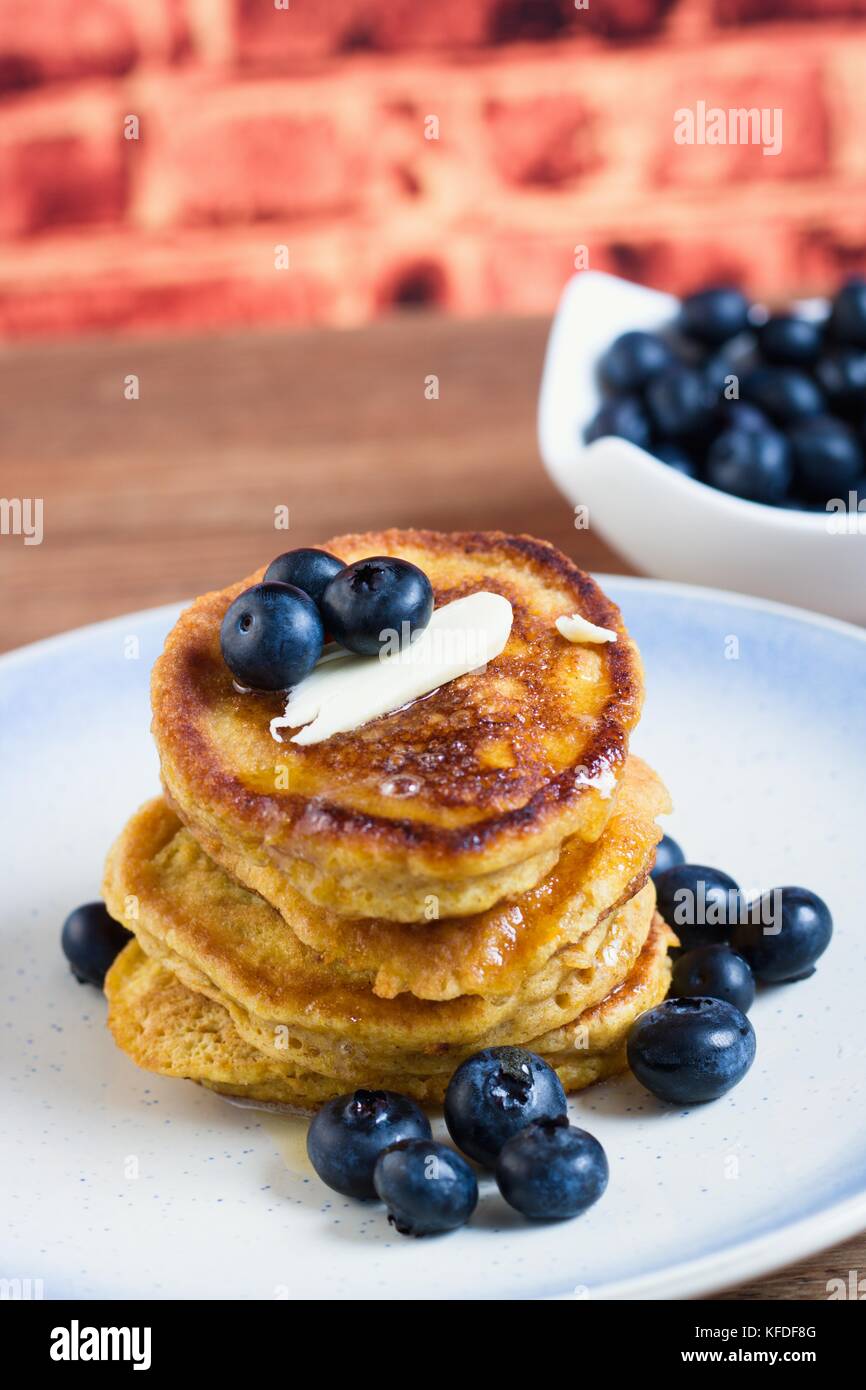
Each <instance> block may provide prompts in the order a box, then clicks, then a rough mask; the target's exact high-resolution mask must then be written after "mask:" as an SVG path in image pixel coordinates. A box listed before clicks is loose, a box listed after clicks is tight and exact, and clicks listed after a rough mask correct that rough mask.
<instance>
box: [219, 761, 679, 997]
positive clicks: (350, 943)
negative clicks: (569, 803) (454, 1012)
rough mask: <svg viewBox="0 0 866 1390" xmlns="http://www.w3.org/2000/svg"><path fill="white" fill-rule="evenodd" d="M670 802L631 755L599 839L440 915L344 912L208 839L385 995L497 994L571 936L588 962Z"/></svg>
mask: <svg viewBox="0 0 866 1390" xmlns="http://www.w3.org/2000/svg"><path fill="white" fill-rule="evenodd" d="M669 810H670V799H669V797H668V794H667V791H666V789H665V787H664V786H663V784H662V782H661V781H660V779H659V778H658V777H657V776H656V774H655V773H654V772H653V771H652V769H651V768H649V767H647V765H646V763H644V762H642V761H641V760H640V759H639V758H636V757H634V756H630V757H629V759H628V762H627V763H626V767H625V772H624V775H623V778H622V782H621V786H620V791H619V793H618V795H617V799H616V805H615V808H614V811H613V815H612V816H611V818H610V820H609V822H608V824H607V826H606V828H605V830H604V832H603V834H602V835H601V837H600V838H599V839H598V840H596V841H595V842H594V843H593V844H590V845H588V844H586V843H585V842H583V841H582V840H578V839H577V838H576V837H575V838H572V839H571V840H569V841H568V842H567V843H566V844H565V845H564V846H563V849H562V852H561V854H560V857H559V860H558V861H557V863H556V865H555V866H554V868H553V869H552V870H551V872H550V873H549V874H548V875H547V877H546V878H545V879H543V880H542V882H541V883H540V884H538V885H536V886H535V887H534V888H530V889H528V890H527V891H526V892H525V893H522V894H520V895H519V896H518V897H516V898H512V899H508V900H506V901H505V902H503V903H499V904H497V905H496V906H495V907H492V908H489V909H488V910H487V911H486V912H482V913H476V914H474V915H473V916H471V917H458V918H448V919H446V920H445V921H444V922H424V923H402V922H389V921H386V920H384V919H382V918H374V919H369V918H368V919H361V920H356V921H353V920H351V919H349V918H345V917H340V916H339V915H338V914H337V913H334V912H332V911H330V910H329V909H327V908H323V907H318V906H317V905H315V904H312V903H309V902H308V901H307V899H306V898H305V897H304V896H303V894H301V893H299V892H298V891H297V890H296V889H294V888H292V887H291V885H289V884H287V883H286V881H285V878H284V877H283V875H282V874H281V873H280V871H279V870H278V869H276V868H275V867H274V866H273V865H260V864H254V863H251V862H250V861H249V860H246V859H243V858H240V857H239V856H237V855H236V854H233V853H231V852H230V851H229V850H228V849H227V847H226V846H225V845H223V844H221V843H220V842H219V841H205V842H204V845H203V847H204V849H205V850H206V851H207V853H208V854H209V855H210V856H211V857H212V858H213V859H215V860H216V862H217V863H218V864H220V865H221V866H222V867H223V868H225V869H226V870H227V872H228V873H229V874H230V876H231V877H232V878H234V879H236V880H237V881H238V882H239V883H242V884H243V885H244V886H245V887H246V888H249V889H250V890H251V891H252V892H255V893H258V894H259V896H260V897H262V898H264V899H265V901H266V902H269V903H270V904H271V905H272V906H273V907H275V908H276V909H277V910H278V912H279V913H280V915H281V916H282V917H283V919H284V921H285V922H287V923H288V925H289V926H290V927H291V929H292V931H293V932H294V933H295V935H296V936H297V937H299V938H300V940H301V941H303V942H304V944H305V945H306V946H310V947H311V948H312V949H313V950H314V951H317V952H318V953H319V955H320V956H321V957H322V960H323V961H324V963H325V964H326V965H332V964H333V965H336V966H339V967H342V968H343V969H345V970H346V971H348V972H350V973H351V974H352V975H353V976H357V977H358V978H359V979H362V980H364V981H365V982H366V983H368V984H369V985H370V987H371V989H372V990H373V992H374V994H378V995H379V996H380V997H381V998H383V999H393V998H394V997H396V995H398V994H401V993H403V992H408V993H410V994H414V995H417V997H418V998H419V999H454V998H457V997H458V996H459V995H461V994H480V995H482V996H483V997H484V998H485V999H492V1000H496V999H498V998H503V997H505V996H507V995H509V994H512V993H514V991H515V990H516V989H517V988H518V987H519V985H520V982H521V981H522V980H523V979H524V978H525V977H526V976H527V975H530V974H532V973H533V972H535V971H537V970H539V969H540V968H541V967H542V966H543V965H544V963H545V962H546V961H547V960H548V959H549V958H550V956H552V955H553V954H554V952H555V951H557V950H558V949H559V948H560V947H561V946H563V945H565V944H569V945H571V946H573V947H574V948H575V950H574V951H573V952H572V953H571V955H570V963H571V965H572V966H573V967H577V966H586V965H588V964H590V963H591V961H592V958H593V955H594V953H595V949H596V946H597V944H598V943H597V940H596V939H595V933H594V929H595V928H596V927H597V925H598V924H599V923H600V922H601V921H603V919H604V917H605V916H606V915H608V914H609V913H610V912H611V911H613V910H614V909H615V908H617V907H619V906H620V905H621V904H622V903H623V902H625V901H627V899H628V898H630V897H633V896H634V894H635V893H636V892H638V890H639V889H640V888H641V887H643V884H644V883H645V882H646V879H647V876H648V875H649V872H650V869H651V867H652V862H653V858H654V853H653V852H654V849H655V846H656V844H657V843H658V841H659V839H660V838H661V833H662V832H661V830H660V828H659V827H658V825H657V824H656V820H655V817H656V816H657V815H661V814H663V813H665V812H668V811H669ZM578 943H579V944H580V945H581V946H583V947H584V949H583V951H582V953H581V952H579V951H578V950H577V949H576V948H577V946H578Z"/></svg>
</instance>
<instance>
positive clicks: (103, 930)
mask: <svg viewBox="0 0 866 1390" xmlns="http://www.w3.org/2000/svg"><path fill="white" fill-rule="evenodd" d="M131 938H132V933H131V932H128V931H127V930H126V927H122V926H121V925H120V923H119V922H115V920H114V918H113V917H111V916H109V913H108V909H107V907H106V906H105V903H99V902H97V903H84V905H83V906H82V907H76V909H75V911H74V912H70V914H69V916H68V917H67V919H66V921H65V922H64V923H63V931H62V932H61V935H60V945H61V946H62V948H63V954H64V955H65V957H66V959H67V960H68V961H69V964H70V966H71V968H72V973H73V975H74V976H75V978H76V980H77V981H78V983H79V984H81V985H97V986H98V987H99V989H102V986H103V985H104V983H105V976H106V972H107V971H108V968H109V966H110V965H111V964H112V962H113V961H114V959H115V957H116V956H118V955H119V954H120V952H121V951H122V950H123V948H124V946H125V945H126V944H127V942H128V941H130V940H131Z"/></svg>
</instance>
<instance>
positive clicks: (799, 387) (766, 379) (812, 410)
mask: <svg viewBox="0 0 866 1390" xmlns="http://www.w3.org/2000/svg"><path fill="white" fill-rule="evenodd" d="M740 390H741V391H742V394H743V396H744V397H745V399H746V400H748V401H751V402H752V404H753V405H756V406H758V407H759V409H761V410H763V411H765V412H766V414H767V415H769V417H770V419H771V420H774V421H775V422H776V424H788V423H792V422H793V421H795V420H801V419H802V418H803V417H804V416H806V415H820V414H821V412H822V410H823V409H824V397H823V395H822V394H821V391H820V390H819V389H818V387H817V386H816V385H815V383H814V381H813V380H812V378H811V377H810V376H807V375H806V373H805V372H800V371H797V369H796V368H795V367H755V368H753V370H752V371H750V372H747V373H746V375H745V376H744V377H743V378H742V381H741V382H740Z"/></svg>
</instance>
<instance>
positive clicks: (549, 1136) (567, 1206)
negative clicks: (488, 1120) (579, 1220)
mask: <svg viewBox="0 0 866 1390" xmlns="http://www.w3.org/2000/svg"><path fill="white" fill-rule="evenodd" d="M608 1172H609V1170H608V1165H607V1156H606V1154H605V1152H604V1149H603V1148H602V1147H601V1144H600V1143H599V1142H598V1140H597V1139H596V1138H594V1136H593V1135H591V1134H588V1133H587V1132H586V1130H585V1129H578V1128H577V1126H576V1125H570V1124H569V1123H568V1120H567V1119H566V1117H565V1116H564V1115H560V1116H558V1117H557V1118H556V1119H553V1120H534V1121H533V1122H532V1124H531V1125H527V1127H526V1129H522V1130H521V1131H520V1133H519V1134H515V1135H514V1137H513V1138H511V1139H509V1140H508V1143H507V1144H505V1145H503V1148H502V1151H501V1153H500V1155H499V1159H498V1161H497V1164H496V1182H497V1185H498V1187H499V1191H500V1192H501V1193H502V1195H503V1197H504V1198H505V1200H506V1202H508V1204H509V1206H512V1207H515V1208H516V1210H517V1211H519V1212H522V1213H523V1215H524V1216H528V1217H529V1218H530V1220H532V1221H563V1220H565V1219H566V1218H568V1217H570V1216H579V1215H580V1213H581V1212H583V1211H586V1209H587V1208H588V1207H591V1206H592V1204H593V1202H597V1201H598V1199H599V1197H600V1196H601V1195H602V1193H603V1192H604V1190H605V1188H606V1187H607V1180H608Z"/></svg>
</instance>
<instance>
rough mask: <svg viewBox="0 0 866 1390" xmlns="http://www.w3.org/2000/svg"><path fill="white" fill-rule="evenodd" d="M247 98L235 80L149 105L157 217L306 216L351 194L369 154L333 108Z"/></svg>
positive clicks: (335, 206) (343, 203)
mask: <svg viewBox="0 0 866 1390" xmlns="http://www.w3.org/2000/svg"><path fill="white" fill-rule="evenodd" d="M243 100H244V94H243V93H239V94H236V93H235V92H233V91H231V90H230V91H228V92H226V93H225V94H222V95H217V96H211V95H208V94H207V93H202V94H201V95H200V96H198V97H195V96H192V97H191V98H190V99H189V100H187V101H185V102H184V103H183V104H182V105H181V106H180V107H178V108H177V109H173V108H168V109H166V110H165V111H164V112H162V113H159V114H157V113H156V112H154V117H155V121H154V126H153V128H152V138H151V143H150V150H149V169H150V171H151V172H150V175H149V177H150V178H151V179H152V180H153V181H154V187H153V188H152V190H151V193H150V197H151V199H152V200H153V201H154V202H155V203H156V204H158V205H159V206H160V208H161V210H162V211H161V218H160V220H163V221H167V222H169V223H171V222H184V223H203V222H243V221H259V220H261V219H266V218H275V217H290V218H292V217H306V216H309V215H310V214H311V213H318V212H325V211H330V212H337V211H340V210H342V209H345V208H348V207H349V206H350V205H351V204H352V203H353V201H354V199H355V197H356V195H357V192H358V188H359V184H360V183H361V181H362V175H363V171H364V166H365V159H364V156H363V153H362V151H361V150H360V148H359V146H358V145H357V144H356V143H355V142H354V141H353V140H352V139H351V138H350V137H348V136H344V135H343V133H342V132H341V131H340V130H338V128H337V125H336V123H335V121H334V120H333V118H332V117H331V115H330V114H328V113H327V112H326V111H321V112H319V111H316V110H308V111H304V110H299V111H297V112H294V111H286V110H282V111H280V110H278V109H277V110H274V109H273V106H272V105H271V104H270V103H268V102H261V101H260V102H258V103H257V105H256V108H255V109H251V108H250V107H248V106H245V105H243ZM145 121H146V118H145ZM146 128H147V127H146Z"/></svg>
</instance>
